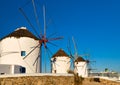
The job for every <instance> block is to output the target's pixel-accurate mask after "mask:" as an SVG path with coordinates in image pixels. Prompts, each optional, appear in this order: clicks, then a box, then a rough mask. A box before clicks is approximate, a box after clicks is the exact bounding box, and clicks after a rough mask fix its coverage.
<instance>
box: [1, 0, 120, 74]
mask: <svg viewBox="0 0 120 85" xmlns="http://www.w3.org/2000/svg"><path fill="white" fill-rule="evenodd" d="M27 2H28V3H27ZM35 3H36V6H37V12H38V17H39V20H40V23H41V24H42V29H43V17H42V16H43V15H42V14H43V12H42V5H43V4H45V7H46V22H47V24H48V29H47V34H48V35H50V34H51V33H54V32H57V33H58V34H57V35H58V36H64V39H63V40H59V41H55V42H53V43H55V44H57V45H58V47H55V46H52V45H48V46H49V48H50V49H51V50H52V52H53V53H55V52H56V51H57V50H58V49H59V48H63V49H64V50H65V51H66V52H68V50H67V44H68V38H70V39H71V47H72V49H73V43H72V36H74V39H75V41H76V43H77V49H78V54H84V52H85V51H87V52H88V53H90V55H91V56H90V59H91V60H95V61H96V63H93V64H94V65H93V68H94V67H95V68H97V71H102V70H104V69H105V68H109V69H110V70H114V71H118V72H120V64H119V62H120V5H119V4H120V1H119V0H35ZM20 7H21V8H22V9H23V10H24V12H25V13H26V14H27V16H28V17H29V18H30V20H31V22H32V23H33V25H34V26H35V27H36V30H38V31H39V28H37V26H36V22H35V17H34V16H33V15H34V14H33V7H32V4H31V2H30V0H0V38H2V37H4V36H5V35H7V34H8V33H10V32H12V31H13V30H15V29H16V28H18V27H21V26H26V27H27V28H28V29H29V30H30V31H31V32H33V33H34V31H33V29H32V28H31V27H30V26H29V24H28V23H27V21H26V19H25V18H24V17H23V15H22V14H21V13H20V11H19V10H18V9H19V8H20ZM49 21H50V23H49ZM34 34H35V33H34ZM55 37H56V36H55ZM72 52H73V54H74V50H72Z"/></svg>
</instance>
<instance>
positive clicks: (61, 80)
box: [0, 75, 74, 85]
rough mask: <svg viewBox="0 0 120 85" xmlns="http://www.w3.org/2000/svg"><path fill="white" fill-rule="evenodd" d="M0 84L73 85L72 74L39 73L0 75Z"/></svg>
mask: <svg viewBox="0 0 120 85" xmlns="http://www.w3.org/2000/svg"><path fill="white" fill-rule="evenodd" d="M0 85H74V76H64V75H59V76H55V75H42V76H41V75H39V76H34V75H32V76H18V77H17V75H16V76H14V77H0Z"/></svg>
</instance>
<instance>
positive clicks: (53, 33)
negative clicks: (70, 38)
mask: <svg viewBox="0 0 120 85" xmlns="http://www.w3.org/2000/svg"><path fill="white" fill-rule="evenodd" d="M56 34H57V33H56V32H55V33H52V34H50V35H49V36H48V37H47V38H48V39H49V38H50V37H52V36H54V35H56Z"/></svg>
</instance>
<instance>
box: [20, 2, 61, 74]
mask: <svg viewBox="0 0 120 85" xmlns="http://www.w3.org/2000/svg"><path fill="white" fill-rule="evenodd" d="M32 5H33V8H34V15H35V19H36V23H37V25H38V28H39V29H40V22H39V19H38V15H37V10H36V6H35V3H34V0H32ZM19 10H20V12H21V13H22V14H23V16H24V17H25V19H26V20H27V21H28V23H29V25H30V26H31V27H32V29H33V30H34V32H35V33H36V35H37V37H38V41H39V44H38V45H37V46H35V47H34V48H33V49H32V50H31V51H30V52H29V53H28V55H30V54H31V53H32V52H34V51H35V50H36V49H37V47H39V50H40V51H39V56H38V57H37V58H36V59H35V62H34V64H35V63H38V61H39V58H40V72H42V66H43V65H42V58H43V56H42V47H44V49H45V50H44V54H46V52H47V51H49V48H48V46H47V43H49V44H52V45H55V44H53V43H51V41H54V40H59V39H63V37H55V38H50V37H51V36H47V34H46V27H47V26H46V15H45V14H46V13H45V6H43V23H44V30H43V31H44V33H42V30H41V31H40V32H39V33H38V31H37V30H36V29H35V27H34V26H33V24H32V23H31V21H30V19H29V18H28V17H27V15H26V14H25V12H24V11H23V9H22V8H19ZM51 35H52V36H53V34H51ZM28 55H26V56H25V57H24V59H26V58H27V57H28ZM45 57H46V56H44V58H45ZM45 62H46V59H45ZM34 64H33V65H34ZM37 65H38V64H37ZM44 65H45V66H44V67H45V72H46V63H44Z"/></svg>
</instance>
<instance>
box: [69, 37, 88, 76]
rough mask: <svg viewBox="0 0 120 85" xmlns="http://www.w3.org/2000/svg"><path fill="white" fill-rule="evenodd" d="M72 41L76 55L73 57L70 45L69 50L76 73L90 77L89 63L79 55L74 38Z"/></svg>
mask: <svg viewBox="0 0 120 85" xmlns="http://www.w3.org/2000/svg"><path fill="white" fill-rule="evenodd" d="M72 41H73V44H74V49H75V54H74V55H72V52H71V47H70V45H69V46H68V50H69V52H70V57H71V59H72V62H71V63H73V68H74V73H76V74H78V75H79V76H82V77H88V62H87V60H84V59H83V58H82V57H81V56H79V55H78V52H77V46H76V43H75V41H74V38H73V37H72ZM69 44H70V41H69Z"/></svg>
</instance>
